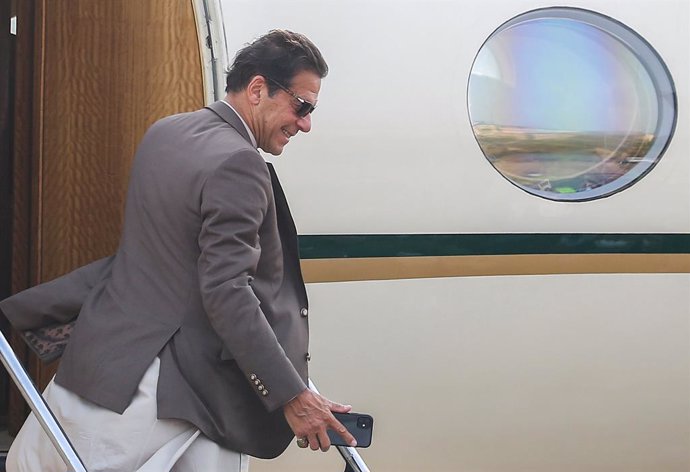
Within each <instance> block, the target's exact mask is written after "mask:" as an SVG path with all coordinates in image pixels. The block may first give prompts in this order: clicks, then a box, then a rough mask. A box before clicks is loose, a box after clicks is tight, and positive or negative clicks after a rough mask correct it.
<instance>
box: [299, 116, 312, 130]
mask: <svg viewBox="0 0 690 472" xmlns="http://www.w3.org/2000/svg"><path fill="white" fill-rule="evenodd" d="M297 128H299V130H300V131H301V132H303V133H308V132H309V130H311V113H309V114H308V115H307V116H303V117H302V118H300V119H299V120H297Z"/></svg>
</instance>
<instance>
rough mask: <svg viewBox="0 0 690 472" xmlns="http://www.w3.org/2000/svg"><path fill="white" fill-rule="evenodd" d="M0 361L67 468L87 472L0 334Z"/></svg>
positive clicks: (72, 470) (76, 471)
mask: <svg viewBox="0 0 690 472" xmlns="http://www.w3.org/2000/svg"><path fill="white" fill-rule="evenodd" d="M0 361H2V363H3V365H4V366H5V369H7V372H8V373H9V374H10V377H12V380H13V381H14V383H15V385H16V386H17V388H18V389H19V392H20V393H21V394H22V396H23V397H24V400H26V403H28V404H29V407H30V408H31V411H33V413H34V416H35V417H36V419H37V420H38V422H39V424H40V425H41V427H42V428H43V430H44V431H45V432H46V434H47V435H48V438H49V439H50V442H52V443H53V446H55V449H57V452H58V454H60V457H61V458H62V460H63V461H64V462H65V464H66V465H67V467H69V468H71V472H87V470H86V467H84V463H83V462H82V461H81V459H80V458H79V455H78V454H77V451H76V450H75V449H74V446H72V443H70V442H69V439H68V438H67V436H66V435H65V432H64V431H63V430H62V428H61V427H60V424H59V423H58V422H57V420H56V419H55V416H54V415H53V412H52V411H50V408H49V407H48V404H47V403H46V401H45V400H44V399H43V396H42V395H41V394H40V393H39V391H38V389H37V388H36V385H34V383H33V382H32V381H31V378H30V377H29V375H28V374H27V373H26V370H24V366H22V364H21V363H20V362H19V359H18V358H17V356H16V355H15V353H14V351H13V350H12V347H11V346H10V344H9V343H8V342H7V339H5V336H4V335H3V334H2V333H0Z"/></svg>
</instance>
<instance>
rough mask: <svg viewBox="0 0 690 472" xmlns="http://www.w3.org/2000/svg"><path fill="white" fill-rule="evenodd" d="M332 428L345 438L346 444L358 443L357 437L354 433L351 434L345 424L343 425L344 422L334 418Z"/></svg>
mask: <svg viewBox="0 0 690 472" xmlns="http://www.w3.org/2000/svg"><path fill="white" fill-rule="evenodd" d="M330 428H331V429H332V430H333V431H335V432H336V433H338V435H339V436H340V437H341V438H343V440H344V441H345V444H347V445H349V446H350V447H355V446H356V445H357V441H356V440H355V437H354V436H353V435H352V434H350V432H349V431H348V430H347V428H345V426H343V424H342V423H341V422H340V421H338V420H337V419H335V418H333V421H332V422H331V426H330Z"/></svg>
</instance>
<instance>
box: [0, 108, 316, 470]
mask: <svg viewBox="0 0 690 472" xmlns="http://www.w3.org/2000/svg"><path fill="white" fill-rule="evenodd" d="M0 309H2V311H3V312H4V313H5V314H6V315H7V317H8V318H9V319H10V321H11V322H12V324H13V325H14V326H15V327H16V328H18V329H20V330H28V329H34V328H37V327H41V326H46V325H50V324H56V323H64V322H66V321H69V320H70V319H73V318H74V317H75V316H76V315H77V314H78V319H77V323H76V326H75V328H74V331H73V333H72V336H71V339H70V342H69V344H68V345H67V348H66V350H65V353H64V355H63V358H62V361H61V363H60V367H59V370H58V373H57V377H56V382H57V383H58V384H60V385H62V386H64V387H65V388H67V389H69V390H71V391H73V392H75V393H77V394H78V395H80V396H81V397H83V398H85V399H87V400H90V401H92V402H94V403H96V404H98V405H101V406H103V407H105V408H108V409H111V410H113V411H117V412H122V411H124V410H125V408H127V406H128V404H129V403H130V401H131V399H132V397H133V396H134V394H135V392H136V389H137V386H138V384H139V381H140V379H141V378H142V376H143V374H144V372H145V370H146V368H147V367H148V366H149V365H150V364H151V362H152V361H153V359H154V358H155V357H156V356H159V357H160V359H161V369H160V377H159V381H158V408H159V409H158V416H159V418H179V419H183V420H187V421H189V422H191V423H193V424H194V425H196V426H198V427H199V429H201V431H202V432H203V433H204V434H205V435H206V436H208V437H209V438H211V439H212V440H214V441H215V442H217V443H219V444H221V445H222V446H224V447H227V448H230V449H233V450H236V451H241V452H245V453H248V454H251V455H254V456H257V457H265V458H270V457H275V456H277V455H279V454H280V453H281V452H282V451H283V450H284V449H285V447H286V446H287V444H288V443H289V441H290V440H291V438H292V432H291V430H290V429H289V427H288V425H287V423H286V421H285V418H284V416H283V412H282V409H281V408H280V407H281V406H282V405H284V404H285V403H287V402H288V401H289V400H290V399H292V398H293V397H295V396H296V395H297V394H298V393H299V392H301V391H302V390H303V389H304V388H306V382H307V361H306V355H307V349H308V325H307V317H306V313H307V311H306V309H307V297H306V292H305V289H304V283H303V280H302V275H301V272H300V266H299V255H298V248H297V237H296V232H295V227H294V223H293V221H292V217H291V216H290V211H289V209H288V206H287V202H286V200H285V197H284V195H283V192H282V189H281V188H280V184H279V182H278V180H277V177H276V176H275V173H274V172H273V169H272V167H270V164H269V165H268V166H267V164H266V162H265V161H264V160H263V158H262V157H261V156H260V155H259V153H258V152H257V150H256V149H254V148H253V147H252V145H251V144H250V140H249V136H248V135H247V132H246V130H245V128H244V126H243V125H242V122H241V121H240V120H239V117H238V116H237V115H236V114H235V113H234V112H233V111H232V110H231V109H230V108H229V107H227V106H226V105H225V104H223V103H221V102H216V103H214V104H212V105H210V106H209V107H207V108H205V109H202V110H199V111H196V112H192V113H184V114H180V115H175V116H170V117H167V118H164V119H162V120H160V121H159V122H157V123H155V124H154V125H153V126H152V127H151V128H150V129H149V130H148V131H147V133H146V135H145V136H144V138H143V140H142V142H141V144H140V146H139V148H138V150H137V154H136V157H135V159H134V163H133V167H132V173H131V177H130V184H129V190H128V194H127V204H126V211H125V222H124V228H123V233H122V239H121V241H120V246H119V248H118V250H117V253H116V254H115V256H113V257H111V258H107V259H102V260H100V261H96V262H94V263H92V264H90V265H88V266H85V267H83V268H81V269H78V270H77V271H75V272H72V273H70V274H68V275H66V276H63V277H61V278H59V279H56V280H55V281H53V282H50V283H47V284H43V285H40V286H37V287H34V288H31V289H29V290H27V291H25V292H22V293H20V294H18V295H15V296H13V297H10V298H8V299H6V300H4V301H3V302H0Z"/></svg>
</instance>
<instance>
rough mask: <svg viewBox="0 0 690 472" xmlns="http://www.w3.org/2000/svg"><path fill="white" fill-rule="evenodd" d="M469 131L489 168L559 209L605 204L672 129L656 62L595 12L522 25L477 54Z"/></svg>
mask: <svg viewBox="0 0 690 472" xmlns="http://www.w3.org/2000/svg"><path fill="white" fill-rule="evenodd" d="M468 102H469V103H468V104H469V110H470V119H471V121H472V128H473V131H474V134H475V137H476V138H477V141H478V143H479V145H480V147H481V149H482V151H483V152H484V154H485V155H486V157H487V158H488V159H489V161H490V162H491V164H492V165H493V166H494V167H495V168H496V169H497V170H498V171H499V172H500V173H501V174H502V175H503V176H504V177H506V178H507V179H508V180H510V181H511V182H513V183H514V184H516V185H517V186H519V187H521V188H523V189H524V190H526V191H528V192H530V193H533V194H535V195H539V196H542V197H545V198H550V199H557V200H587V199H592V198H598V197H602V196H606V195H609V194H611V193H612V192H615V191H617V190H619V189H621V188H625V187H627V186H628V185H630V184H632V183H633V182H634V181H635V180H637V179H639V178H640V177H642V176H643V175H644V174H645V173H646V172H647V171H649V170H650V169H651V167H652V166H653V165H654V164H655V163H656V162H657V160H658V159H659V158H660V157H661V154H662V153H663V150H664V149H665V147H666V145H667V143H668V141H669V140H670V137H671V134H672V132H673V127H674V125H675V93H674V89H673V84H672V82H671V79H670V76H669V74H668V72H667V70H666V68H665V66H664V65H663V63H662V62H661V59H660V58H659V57H658V55H657V54H656V53H655V52H654V51H653V49H652V48H651V46H649V45H648V44H647V43H646V42H645V41H644V40H643V39H641V38H640V37H639V36H638V35H636V34H635V33H634V32H632V31H631V30H630V29H628V28H626V27H625V26H623V25H622V24H620V23H618V22H615V21H613V20H611V19H609V18H607V17H604V16H602V15H598V14H596V13H593V12H589V11H586V10H579V9H571V8H548V9H543V10H536V11H533V12H529V13H527V14H525V15H521V16H519V17H517V18H514V19H513V20H511V21H509V22H508V23H506V24H504V25H503V26H501V27H500V28H499V29H498V30H497V31H496V32H494V33H493V34H492V35H491V36H490V37H489V39H488V40H487V41H486V43H485V44H484V45H483V46H482V48H481V50H480V51H479V53H478V55H477V57H476V59H475V62H474V64H473V67H472V73H471V76H470V83H469V89H468Z"/></svg>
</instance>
